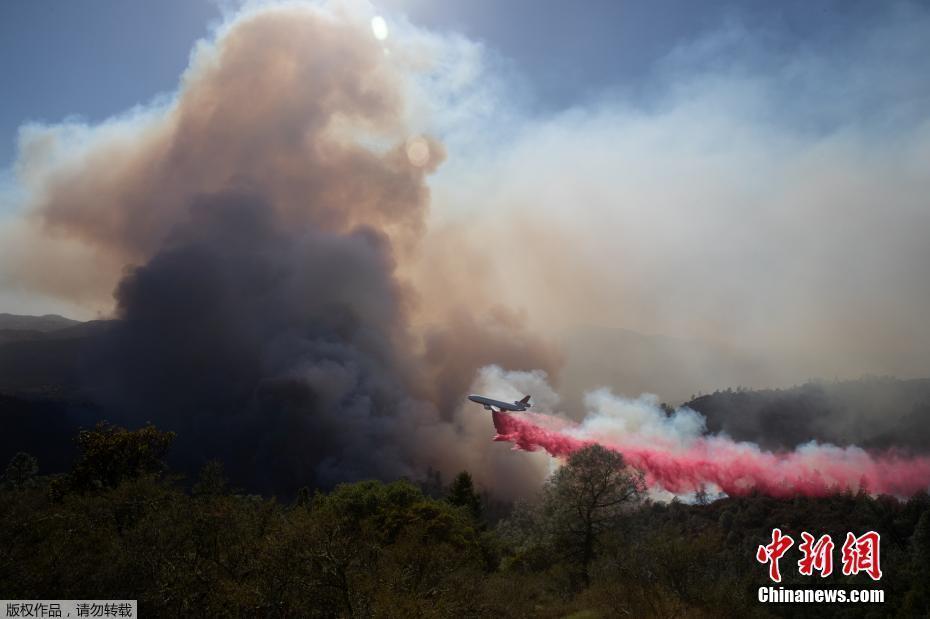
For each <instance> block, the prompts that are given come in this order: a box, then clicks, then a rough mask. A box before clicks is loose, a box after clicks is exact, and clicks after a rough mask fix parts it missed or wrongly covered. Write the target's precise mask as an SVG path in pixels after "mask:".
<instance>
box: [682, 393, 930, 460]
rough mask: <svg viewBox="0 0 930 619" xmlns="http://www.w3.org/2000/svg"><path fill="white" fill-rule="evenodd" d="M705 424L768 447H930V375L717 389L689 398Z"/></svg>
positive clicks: (920, 450) (910, 448) (928, 448)
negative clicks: (813, 442) (810, 444)
mask: <svg viewBox="0 0 930 619" xmlns="http://www.w3.org/2000/svg"><path fill="white" fill-rule="evenodd" d="M686 406H688V407H689V408H692V409H694V410H696V411H698V412H700V413H701V414H703V415H704V416H705V417H706V418H707V429H708V430H709V431H711V432H725V433H726V434H728V435H730V436H731V437H733V438H735V439H737V440H748V441H753V442H756V443H759V444H760V445H761V446H762V447H765V448H768V449H790V448H793V447H796V446H797V445H800V444H802V443H806V442H808V441H810V440H817V441H819V442H827V443H833V444H836V445H843V446H845V445H858V446H860V447H866V448H875V449H885V448H892V447H893V448H903V449H909V450H912V451H916V452H924V453H926V452H928V451H930V379H927V378H922V379H912V380H899V379H896V378H891V377H864V378H860V379H858V380H844V381H832V382H827V381H813V382H808V383H805V384H803V385H799V386H796V387H790V388H788V389H761V390H733V389H727V390H725V391H717V392H714V393H711V394H708V395H704V396H701V397H698V398H695V399H693V400H691V401H689V402H687V403H686Z"/></svg>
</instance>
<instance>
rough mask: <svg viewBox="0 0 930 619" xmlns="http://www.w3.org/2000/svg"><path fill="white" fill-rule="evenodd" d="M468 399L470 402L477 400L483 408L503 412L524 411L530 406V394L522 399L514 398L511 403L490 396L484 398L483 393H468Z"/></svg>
mask: <svg viewBox="0 0 930 619" xmlns="http://www.w3.org/2000/svg"><path fill="white" fill-rule="evenodd" d="M468 399H469V400H471V401H472V402H477V403H478V404H481V405H482V406H484V410H488V411H495V412H498V413H500V412H503V411H515V412H519V411H525V410H526V409H528V408H529V407H531V406H532V404H530V396H526V397H525V398H523V399H522V400H514V402H513V403H512V404H511V403H510V402H501V401H500V400H492V399H491V398H486V397H484V396H483V395H474V394H472V395H470V396H468Z"/></svg>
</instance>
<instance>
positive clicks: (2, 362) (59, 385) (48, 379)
mask: <svg viewBox="0 0 930 619" xmlns="http://www.w3.org/2000/svg"><path fill="white" fill-rule="evenodd" d="M107 324H108V322H107V321H102V320H94V321H90V322H79V321H77V320H70V319H68V318H64V317H62V316H56V315H53V314H49V315H46V316H17V315H13V314H0V392H6V393H26V394H37V393H56V394H60V393H63V392H70V391H74V390H76V389H78V388H79V382H80V380H79V372H80V368H81V366H82V360H83V358H84V356H85V354H86V351H87V348H88V344H89V343H90V342H92V341H93V340H94V338H95V337H96V336H97V335H99V334H100V333H102V331H103V330H104V329H106V327H107Z"/></svg>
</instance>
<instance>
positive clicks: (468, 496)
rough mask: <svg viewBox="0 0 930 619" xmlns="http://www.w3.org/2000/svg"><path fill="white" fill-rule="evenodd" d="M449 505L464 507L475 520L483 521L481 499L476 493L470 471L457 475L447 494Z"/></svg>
mask: <svg viewBox="0 0 930 619" xmlns="http://www.w3.org/2000/svg"><path fill="white" fill-rule="evenodd" d="M446 500H447V501H449V503H451V504H453V505H455V506H457V507H464V508H465V509H467V510H468V513H469V514H471V516H472V517H473V518H474V519H475V520H480V519H481V497H480V496H478V493H477V492H475V484H474V482H473V481H472V478H471V474H470V473H469V472H468V471H462V472H461V473H459V474H458V475H456V477H455V479H454V480H453V481H452V484H451V485H450V486H449V490H448V491H447V493H446Z"/></svg>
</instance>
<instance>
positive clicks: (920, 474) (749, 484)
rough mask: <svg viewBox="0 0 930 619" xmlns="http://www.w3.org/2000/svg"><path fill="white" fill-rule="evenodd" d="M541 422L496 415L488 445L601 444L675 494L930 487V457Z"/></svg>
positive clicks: (894, 491) (563, 448)
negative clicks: (664, 443)
mask: <svg viewBox="0 0 930 619" xmlns="http://www.w3.org/2000/svg"><path fill="white" fill-rule="evenodd" d="M544 418H545V416H543V415H536V416H534V417H532V418H530V417H527V416H520V417H518V416H516V415H513V414H508V413H498V412H494V413H493V419H494V428H495V429H496V430H497V436H496V437H495V438H494V440H496V441H509V442H511V443H513V444H514V449H522V450H525V451H536V450H537V449H544V450H545V451H547V452H548V453H549V454H550V455H552V456H555V457H567V456H569V455H571V454H572V453H573V452H574V451H576V450H578V449H581V448H583V447H585V446H587V445H591V444H593V443H600V444H602V445H603V446H604V447H607V448H609V449H613V450H615V451H618V452H620V453H622V454H623V457H624V459H625V460H626V462H627V464H629V465H630V466H632V467H633V468H635V469H637V470H640V471H642V472H643V474H644V475H645V477H646V482H647V483H648V484H649V485H650V486H658V487H661V488H664V489H666V490H668V491H669V492H673V493H677V494H680V493H686V492H693V491H695V490H697V489H698V488H700V487H702V486H703V485H706V484H715V485H716V486H717V487H719V488H720V489H721V490H722V491H724V492H726V493H727V494H728V495H730V496H736V495H745V494H748V493H750V492H753V491H757V492H761V493H763V494H766V495H769V496H774V497H790V496H797V495H804V496H825V495H829V494H835V493H837V492H840V491H842V490H846V489H849V490H853V491H856V490H859V489H863V490H865V491H867V492H870V493H875V494H891V495H895V496H909V495H912V494H914V493H916V492H919V491H921V490H927V488H928V487H930V458H926V457H914V458H908V457H902V456H898V455H895V454H893V453H890V452H889V453H885V454H879V455H873V454H869V453H867V452H865V451H862V450H860V449H842V448H838V447H833V446H829V445H815V446H809V447H802V448H799V449H797V450H795V451H792V452H786V453H772V452H766V451H761V450H760V449H759V448H758V447H757V446H755V445H752V444H749V443H737V442H734V441H732V440H730V439H727V438H724V437H719V436H712V437H704V438H700V439H697V440H695V441H693V442H691V443H690V444H689V445H688V446H687V447H680V448H656V447H649V446H644V445H635V444H623V445H618V444H610V443H607V442H604V441H596V440H590V439H589V440H585V439H580V438H576V437H574V436H571V435H570V434H569V432H570V431H571V430H572V429H573V428H575V427H577V426H573V425H572V424H570V423H567V422H562V421H553V422H545V421H544V420H543V419H544ZM550 419H551V418H550Z"/></svg>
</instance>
